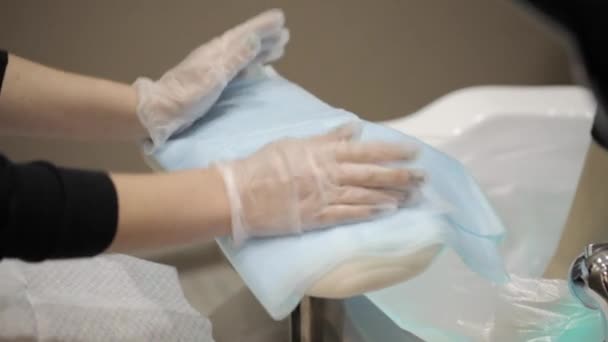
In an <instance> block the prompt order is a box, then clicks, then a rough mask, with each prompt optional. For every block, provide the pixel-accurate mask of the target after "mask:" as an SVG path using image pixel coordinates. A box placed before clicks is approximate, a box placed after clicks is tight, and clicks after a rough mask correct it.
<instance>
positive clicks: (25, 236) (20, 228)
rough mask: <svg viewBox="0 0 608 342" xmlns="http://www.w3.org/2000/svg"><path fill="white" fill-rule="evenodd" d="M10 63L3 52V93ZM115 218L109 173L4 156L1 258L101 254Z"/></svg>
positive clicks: (0, 75) (0, 179)
mask: <svg viewBox="0 0 608 342" xmlns="http://www.w3.org/2000/svg"><path fill="white" fill-rule="evenodd" d="M6 64H7V54H6V52H3V51H0V91H1V89H2V80H3V78H4V77H3V76H4V70H5V67H6ZM5 86H6V85H5ZM1 95H2V94H1V93H0V96H1ZM117 222H118V200H117V197H116V190H115V188H114V184H113V182H112V180H111V179H110V177H109V176H108V175H107V174H105V173H102V172H91V171H79V170H72V169H67V168H59V167H56V166H54V165H52V164H50V163H46V162H33V163H27V164H16V163H13V162H11V161H10V160H8V159H7V158H6V157H5V156H3V155H1V154H0V258H5V257H14V258H20V259H23V260H27V261H40V260H45V259H52V258H69V257H81V256H91V255H95V254H99V253H101V252H103V251H104V250H105V249H106V248H107V247H108V246H109V245H110V243H111V242H112V240H113V239H114V235H115V234H116V226H117Z"/></svg>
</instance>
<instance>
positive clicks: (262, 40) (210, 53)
mask: <svg viewBox="0 0 608 342" xmlns="http://www.w3.org/2000/svg"><path fill="white" fill-rule="evenodd" d="M284 25H285V17H284V15H283V12H282V11H280V10H276V9H275V10H269V11H267V12H264V13H262V14H260V15H258V16H256V17H254V18H252V19H250V20H249V21H247V22H245V23H243V24H241V25H239V26H237V27H235V28H233V29H231V30H229V31H227V32H225V33H224V34H222V35H221V36H220V37H217V38H215V39H213V40H211V41H210V42H208V43H206V44H204V45H202V46H200V47H198V48H197V49H196V50H194V51H192V52H191V53H190V54H189V55H188V56H187V57H186V58H185V59H184V60H183V61H182V62H181V63H179V64H178V65H177V66H175V67H174V68H173V69H171V70H169V71H167V72H166V73H165V74H164V75H163V76H162V77H161V78H160V79H159V80H158V81H152V80H150V79H149V78H145V77H140V78H138V79H137V80H136V81H135V83H134V84H133V86H134V87H135V89H136V91H137V99H138V103H137V115H138V117H139V119H140V121H141V122H142V124H143V126H144V127H145V128H146V129H147V130H148V132H149V135H150V140H151V142H152V144H149V143H148V144H147V145H146V146H145V147H146V150H147V152H152V151H153V149H154V148H157V147H159V146H161V145H162V144H163V143H164V142H165V141H166V140H167V139H168V138H169V137H170V136H171V135H172V134H174V133H176V132H178V131H180V130H183V129H184V128H187V127H188V126H190V125H191V124H192V123H193V122H194V121H196V120H197V119H198V118H200V117H201V116H203V115H204V114H205V113H206V112H207V111H208V110H209V108H211V106H213V104H214V103H215V102H216V101H217V99H218V98H219V96H220V94H221V93H222V91H223V90H224V88H225V87H226V85H227V84H228V82H229V81H230V80H232V79H233V78H234V77H235V76H236V75H237V74H238V73H239V72H241V71H242V70H244V69H245V68H246V67H248V66H250V65H256V64H266V63H270V62H273V61H275V60H277V59H279V58H280V57H281V56H282V55H283V51H284V48H285V44H286V43H287V41H288V40H289V31H288V30H287V29H286V28H285V27H284Z"/></svg>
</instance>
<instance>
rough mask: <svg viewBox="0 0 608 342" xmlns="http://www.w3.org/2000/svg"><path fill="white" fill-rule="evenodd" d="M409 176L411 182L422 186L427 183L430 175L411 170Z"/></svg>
mask: <svg viewBox="0 0 608 342" xmlns="http://www.w3.org/2000/svg"><path fill="white" fill-rule="evenodd" d="M408 174H409V178H410V181H411V182H413V183H414V185H421V184H423V183H425V182H426V181H427V179H428V173H427V172H426V171H424V170H420V169H409V170H408Z"/></svg>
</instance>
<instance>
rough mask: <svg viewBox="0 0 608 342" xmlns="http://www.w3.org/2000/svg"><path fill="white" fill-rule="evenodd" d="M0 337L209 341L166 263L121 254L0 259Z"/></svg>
mask: <svg viewBox="0 0 608 342" xmlns="http://www.w3.org/2000/svg"><path fill="white" fill-rule="evenodd" d="M0 340H1V341H49V342H51V341H93V342H95V341H99V342H102V341H104V342H105V341H159V342H160V341H202V342H208V341H213V338H212V336H211V323H210V322H209V320H207V319H206V318H205V317H203V316H201V314H200V313H198V312H197V311H196V310H194V309H193V308H192V307H191V306H190V305H189V304H188V302H187V301H186V299H185V298H184V295H183V292H182V290H181V288H180V285H179V281H178V279H177V272H176V271H175V269H174V268H173V267H169V266H165V265H161V264H156V263H153V262H149V261H144V260H140V259H137V258H133V257H129V256H126V255H118V254H114V255H103V256H98V257H95V258H90V259H77V260H60V261H45V262H42V263H33V264H29V263H25V262H22V261H16V260H2V262H1V263H0Z"/></svg>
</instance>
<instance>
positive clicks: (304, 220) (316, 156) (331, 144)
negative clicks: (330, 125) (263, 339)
mask: <svg viewBox="0 0 608 342" xmlns="http://www.w3.org/2000/svg"><path fill="white" fill-rule="evenodd" d="M359 131H360V129H359V126H357V125H354V124H348V125H345V126H342V127H339V128H338V129H336V130H334V131H332V132H330V133H328V134H325V135H320V136H316V137H312V138H304V139H283V140H279V141H276V142H273V143H270V144H268V145H266V146H264V147H263V148H262V149H260V150H259V151H257V152H256V153H254V154H253V155H251V156H249V157H248V158H245V159H242V160H237V161H233V162H228V163H221V164H218V165H217V167H218V169H219V171H220V173H221V174H222V176H223V178H224V182H225V185H226V191H227V194H228V198H229V201H230V207H231V219H232V238H233V240H234V242H235V244H237V245H238V244H241V243H242V242H243V241H245V240H246V239H247V238H249V237H256V236H272V235H283V234H297V233H302V232H304V231H307V230H312V229H317V228H324V227H329V226H334V225H337V224H340V223H345V222H353V221H359V220H365V219H369V218H372V217H374V216H376V215H380V214H385V213H389V212H392V211H395V210H396V209H397V208H398V207H399V206H400V205H402V204H404V203H405V202H406V201H409V200H411V197H412V194H414V193H416V190H417V189H418V187H419V185H420V184H421V183H422V181H423V180H424V173H423V172H422V171H420V170H407V169H404V168H395V167H388V166H386V165H383V164H386V163H391V162H398V161H404V160H409V159H412V158H414V156H415V154H416V151H415V149H413V148H412V147H407V146H403V145H399V144H391V143H383V142H358V141H356V140H355V137H356V136H358V132H359Z"/></svg>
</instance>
